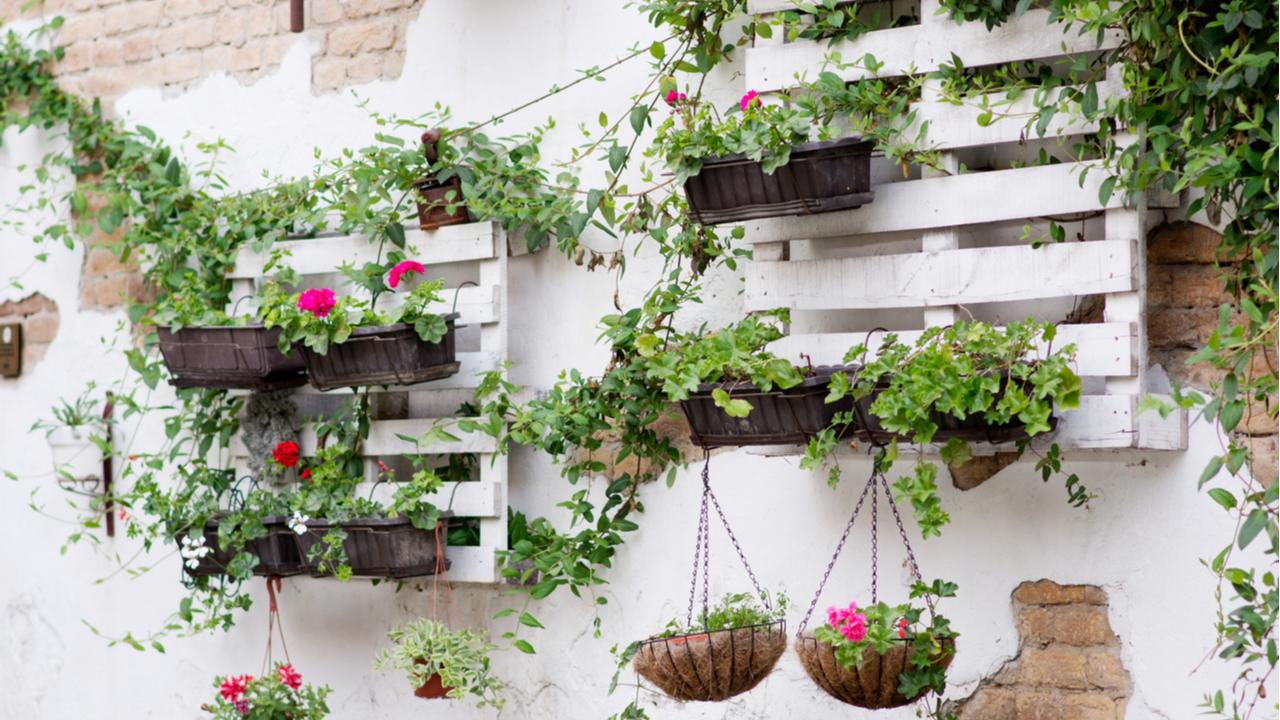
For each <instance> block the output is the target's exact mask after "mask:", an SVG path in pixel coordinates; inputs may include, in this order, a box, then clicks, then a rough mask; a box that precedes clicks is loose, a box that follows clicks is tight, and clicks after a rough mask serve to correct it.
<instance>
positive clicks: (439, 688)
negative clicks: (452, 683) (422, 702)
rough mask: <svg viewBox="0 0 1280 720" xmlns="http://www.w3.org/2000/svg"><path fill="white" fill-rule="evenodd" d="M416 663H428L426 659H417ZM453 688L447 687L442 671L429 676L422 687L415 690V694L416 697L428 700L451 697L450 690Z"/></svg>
mask: <svg viewBox="0 0 1280 720" xmlns="http://www.w3.org/2000/svg"><path fill="white" fill-rule="evenodd" d="M415 664H417V665H426V664H427V663H426V661H425V660H416V661H415ZM452 689H453V688H451V687H445V685H444V680H442V679H441V678H440V673H436V674H435V675H432V676H431V677H429V678H427V681H426V682H425V683H423V684H422V687H419V688H418V689H417V690H414V691H413V695H414V697H420V698H427V699H428V700H439V699H442V698H447V697H449V691H450V690H452Z"/></svg>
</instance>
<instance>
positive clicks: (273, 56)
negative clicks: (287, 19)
mask: <svg viewBox="0 0 1280 720" xmlns="http://www.w3.org/2000/svg"><path fill="white" fill-rule="evenodd" d="M297 39H298V38H297V36H295V35H294V34H293V33H285V34H283V35H277V36H276V37H271V38H267V39H266V40H265V41H264V42H263V44H262V65H263V66H264V67H269V66H272V65H279V64H280V63H281V62H283V61H284V56H285V55H287V54H288V53H289V48H291V47H293V43H294V41H295V40H297Z"/></svg>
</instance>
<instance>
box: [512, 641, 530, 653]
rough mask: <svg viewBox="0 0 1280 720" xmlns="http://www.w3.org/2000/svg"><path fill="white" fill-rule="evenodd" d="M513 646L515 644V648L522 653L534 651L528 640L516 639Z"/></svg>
mask: <svg viewBox="0 0 1280 720" xmlns="http://www.w3.org/2000/svg"><path fill="white" fill-rule="evenodd" d="M515 646H516V649H517V650H519V651H520V652H522V653H527V654H529V655H533V654H534V652H535V651H534V649H533V646H532V645H530V644H529V641H528V640H517V641H516V643H515Z"/></svg>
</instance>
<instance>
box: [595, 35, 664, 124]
mask: <svg viewBox="0 0 1280 720" xmlns="http://www.w3.org/2000/svg"><path fill="white" fill-rule="evenodd" d="M649 54H650V55H652V56H653V59H654V60H661V59H662V58H664V57H666V56H667V46H666V45H664V44H662V43H661V42H655V43H654V44H652V45H650V46H649ZM601 124H603V123H601Z"/></svg>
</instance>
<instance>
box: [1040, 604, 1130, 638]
mask: <svg viewBox="0 0 1280 720" xmlns="http://www.w3.org/2000/svg"><path fill="white" fill-rule="evenodd" d="M1016 624H1017V627H1018V632H1019V634H1020V637H1021V638H1022V639H1023V641H1024V642H1030V643H1036V644H1039V645H1048V644H1050V643H1058V644H1061V645H1070V646H1072V647H1090V646H1094V645H1106V644H1108V642H1110V641H1112V640H1113V639H1114V637H1115V634H1114V633H1112V632H1111V625H1110V623H1108V622H1107V612H1106V610H1105V609H1103V608H1100V607H1097V606H1095V605H1051V606H1041V605H1033V606H1030V607H1024V608H1022V609H1021V610H1020V611H1019V612H1018V615H1017V617H1016Z"/></svg>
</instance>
